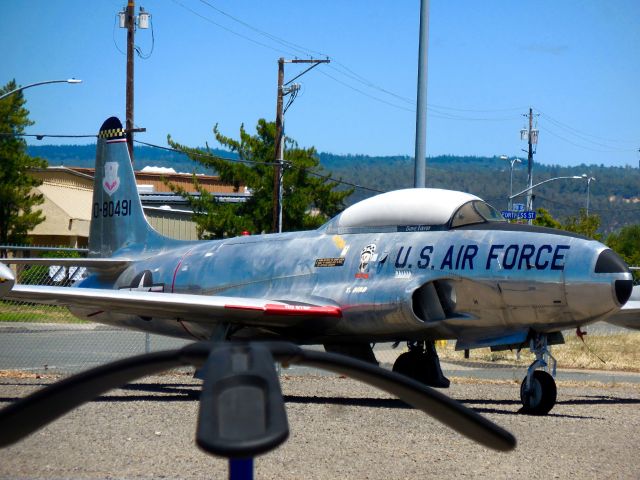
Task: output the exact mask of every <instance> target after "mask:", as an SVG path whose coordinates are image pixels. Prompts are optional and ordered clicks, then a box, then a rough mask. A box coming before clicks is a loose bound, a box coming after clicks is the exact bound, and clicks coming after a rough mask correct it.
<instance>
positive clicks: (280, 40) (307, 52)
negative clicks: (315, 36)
mask: <svg viewBox="0 0 640 480" xmlns="http://www.w3.org/2000/svg"><path fill="white" fill-rule="evenodd" d="M200 2H201V3H203V4H205V5H207V6H208V7H210V8H212V9H213V10H215V11H216V12H218V13H220V14H221V15H224V16H225V17H227V18H230V19H231V20H233V21H234V22H236V23H239V24H240V25H243V26H245V27H247V28H248V29H250V30H253V31H254V32H256V33H259V34H260V35H262V36H265V37H267V38H269V39H271V40H273V41H274V42H276V43H279V44H281V45H282V46H284V47H287V48H293V49H294V50H298V51H299V52H301V53H302V54H303V55H308V56H310V57H311V56H313V55H312V54H316V55H318V56H321V57H326V55H325V54H324V53H322V52H317V51H314V50H310V49H308V48H306V47H303V46H301V45H298V44H296V43H293V42H290V41H288V40H285V39H284V38H281V37H278V36H276V35H273V34H271V33H269V32H267V31H264V30H261V29H259V28H257V27H254V26H253V25H250V24H248V23H247V22H245V21H243V20H241V19H239V18H237V17H234V16H233V15H231V14H229V13H227V12H225V11H224V10H221V9H220V8H218V7H214V6H213V5H211V3H209V2H207V1H206V0H200Z"/></svg>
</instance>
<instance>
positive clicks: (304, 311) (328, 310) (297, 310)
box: [224, 303, 342, 318]
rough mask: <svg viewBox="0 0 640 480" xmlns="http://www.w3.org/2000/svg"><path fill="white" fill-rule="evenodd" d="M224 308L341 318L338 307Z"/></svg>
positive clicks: (271, 305)
mask: <svg viewBox="0 0 640 480" xmlns="http://www.w3.org/2000/svg"><path fill="white" fill-rule="evenodd" d="M224 308H228V309H231V310H255V311H262V312H264V314H265V315H284V316H291V317H296V316H298V317H301V316H311V317H337V318H341V317H342V310H341V309H340V307H334V306H332V305H326V306H320V307H315V306H309V305H281V304H277V303H267V304H266V305H265V306H264V307H255V306H250V305H225V306H224Z"/></svg>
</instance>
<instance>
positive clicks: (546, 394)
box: [520, 370, 558, 415]
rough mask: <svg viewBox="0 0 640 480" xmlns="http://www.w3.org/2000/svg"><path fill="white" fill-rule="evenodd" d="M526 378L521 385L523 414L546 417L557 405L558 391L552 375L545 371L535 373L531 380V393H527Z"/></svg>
mask: <svg viewBox="0 0 640 480" xmlns="http://www.w3.org/2000/svg"><path fill="white" fill-rule="evenodd" d="M526 381H527V379H526V377H525V379H524V380H522V384H521V385H520V400H521V401H522V410H521V411H522V413H526V414H528V415H546V414H547V413H549V412H550V411H551V409H552V408H553V406H554V405H555V404H556V398H557V396H558V390H557V388H556V382H555V380H554V379H553V377H552V376H551V375H549V374H548V373H547V372H545V371H543V370H536V371H535V372H533V376H532V378H531V392H526V391H525V384H526Z"/></svg>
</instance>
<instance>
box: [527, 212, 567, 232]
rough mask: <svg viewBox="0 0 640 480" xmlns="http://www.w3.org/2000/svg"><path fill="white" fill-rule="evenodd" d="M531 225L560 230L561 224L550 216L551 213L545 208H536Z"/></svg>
mask: <svg viewBox="0 0 640 480" xmlns="http://www.w3.org/2000/svg"><path fill="white" fill-rule="evenodd" d="M537 212H538V213H537V215H536V218H535V219H534V220H533V224H534V225H537V226H539V227H548V228H562V224H561V223H560V222H559V221H557V220H556V219H555V218H553V217H552V216H551V212H549V210H547V209H546V208H538V211H537Z"/></svg>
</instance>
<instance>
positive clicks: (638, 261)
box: [606, 224, 640, 282]
mask: <svg viewBox="0 0 640 480" xmlns="http://www.w3.org/2000/svg"><path fill="white" fill-rule="evenodd" d="M606 243H607V245H608V246H609V247H611V249H612V250H614V251H615V252H616V253H618V255H620V256H621V257H622V258H623V259H624V261H625V262H627V265H629V266H631V267H640V224H635V225H628V226H626V227H622V228H621V229H620V231H619V232H616V233H612V234H611V235H609V236H608V237H607V242H606ZM633 276H634V278H635V280H636V282H638V281H640V271H638V270H636V271H634V272H633Z"/></svg>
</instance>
